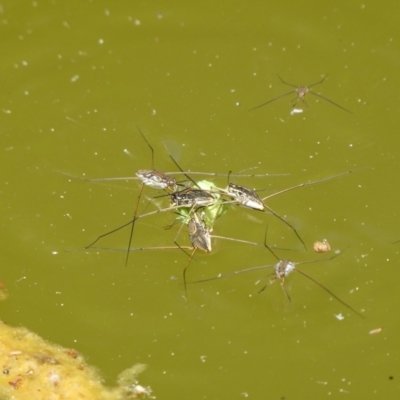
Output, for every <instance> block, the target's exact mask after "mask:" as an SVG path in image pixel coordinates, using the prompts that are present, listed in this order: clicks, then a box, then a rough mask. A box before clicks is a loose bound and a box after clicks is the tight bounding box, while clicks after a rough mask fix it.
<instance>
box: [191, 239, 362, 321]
mask: <svg viewBox="0 0 400 400" xmlns="http://www.w3.org/2000/svg"><path fill="white" fill-rule="evenodd" d="M265 247H267V249H268V250H269V251H270V252H271V254H273V256H274V257H275V258H276V259H277V260H278V262H277V263H276V264H272V265H262V266H258V267H250V268H245V269H241V270H237V271H233V272H230V273H227V274H225V275H219V276H217V277H214V278H208V279H202V280H199V281H195V282H189V283H200V282H208V281H211V280H216V279H222V278H227V277H229V276H234V275H239V274H243V273H245V272H251V271H259V270H263V269H268V268H274V273H273V274H272V277H270V279H269V280H268V281H267V283H266V284H265V285H264V286H263V287H262V288H261V289H260V290H259V291H258V293H261V292H263V291H264V290H265V289H266V288H267V287H268V286H270V285H271V284H272V283H274V282H275V281H276V280H279V281H280V284H281V288H282V290H283V291H284V293H285V295H286V297H287V298H288V300H289V301H291V298H290V296H289V293H288V292H287V290H286V288H285V286H284V283H285V278H286V277H287V276H288V275H289V274H290V273H291V272H293V271H297V272H299V273H300V274H301V275H303V276H305V277H306V278H307V279H309V280H310V281H312V282H314V283H316V284H317V285H318V286H319V287H321V288H322V289H324V290H325V291H326V292H328V293H329V294H330V295H331V296H332V297H334V298H335V299H336V300H337V301H339V302H340V303H342V304H343V305H344V306H345V307H347V308H348V309H349V310H351V311H353V312H354V313H356V314H357V315H358V316H360V317H362V318H365V317H364V316H363V315H362V314H360V313H359V312H358V311H356V310H355V309H354V308H353V307H351V306H350V305H349V304H347V303H345V302H344V301H343V300H342V299H340V298H339V297H338V296H336V295H335V294H334V293H332V292H331V291H330V290H329V289H328V288H327V287H326V286H325V285H323V284H322V283H320V282H318V281H317V280H315V279H314V278H313V277H311V276H310V275H308V274H306V273H305V272H303V271H300V270H299V269H298V268H297V266H298V265H302V264H311V263H317V262H323V261H329V260H332V259H334V258H336V257H337V256H338V255H340V252H338V253H336V254H334V255H333V256H332V257H329V258H324V259H322V260H309V261H300V262H293V261H290V260H281V259H279V257H278V256H277V255H276V254H275V253H274V251H273V250H272V249H271V248H270V247H269V246H268V245H267V244H266V243H265ZM269 276H271V275H269ZM260 281H261V280H259V281H257V283H259V282H260Z"/></svg>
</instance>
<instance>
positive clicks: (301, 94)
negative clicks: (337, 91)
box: [249, 75, 352, 114]
mask: <svg viewBox="0 0 400 400" xmlns="http://www.w3.org/2000/svg"><path fill="white" fill-rule="evenodd" d="M327 77H328V75H326V76H324V77H323V78H322V79H321V80H320V81H318V82H316V83H313V84H312V85H309V86H296V85H293V84H292V83H288V82H285V81H284V80H283V79H282V78H281V77H280V76H279V75H278V78H279V79H280V80H281V82H282V83H284V84H285V85H288V86H292V87H294V88H295V90H291V91H290V92H287V93H284V94H281V95H280V96H277V97H274V98H273V99H271V100H268V101H266V102H265V103H262V104H259V105H258V106H256V107H253V108H251V109H250V110H249V111H253V110H256V109H258V108H261V107H264V106H266V105H267V104H270V103H272V102H274V101H276V100H279V99H281V98H282V97H286V96H289V95H290V94H292V93H296V97H295V99H293V100H292V103H293V107H295V106H296V104H297V103H298V102H299V101H301V102H302V103H304V104H305V106H306V107H307V108H308V104H307V102H306V100H305V97H306V95H307V94H308V93H311V94H313V95H314V96H317V97H319V98H321V99H323V100H325V101H327V102H329V103H331V104H333V105H335V106H336V107H339V108H341V109H342V110H344V111H346V112H348V113H350V114H352V112H351V111H350V110H348V109H347V108H344V107H342V106H341V105H339V104H337V103H335V102H334V101H332V100H330V99H328V98H327V97H325V96H322V94H320V93H317V92H314V91H313V90H312V89H311V88H312V87H314V86H317V85H320V84H321V83H322V82H324V81H325V79H326V78H327Z"/></svg>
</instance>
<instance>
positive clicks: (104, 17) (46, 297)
mask: <svg viewBox="0 0 400 400" xmlns="http://www.w3.org/2000/svg"><path fill="white" fill-rule="evenodd" d="M397 6H398V4H397V3H396V2H388V3H387V4H386V6H385V7H384V8H383V7H381V6H380V5H379V4H377V3H374V2H372V1H367V2H354V1H352V2H346V3H342V4H337V2H323V3H321V2H317V1H314V0H313V1H311V2H308V3H307V5H304V4H303V5H302V4H300V3H293V4H291V5H288V4H284V3H282V2H269V3H268V4H266V3H265V2H263V1H254V2H244V1H232V2H230V3H229V5H228V4H215V3H214V2H210V1H205V2H202V3H201V4H194V3H193V4H192V3H187V2H183V1H156V2H146V1H142V2H123V1H116V2H108V1H83V2H82V1H79V2H78V1H74V0H72V1H70V2H68V3H64V2H61V1H55V0H54V1H40V0H38V1H32V2H23V1H9V0H8V1H3V2H2V4H1V7H0V26H1V31H2V35H1V37H2V39H1V43H2V63H1V66H0V69H1V71H2V77H3V79H2V83H1V88H2V90H1V102H2V106H1V110H2V113H1V115H2V117H1V122H2V123H1V125H2V135H1V142H2V152H3V156H2V157H1V159H0V160H1V161H0V162H1V169H2V170H3V180H2V182H1V183H0V185H1V199H2V204H3V207H2V208H3V215H2V219H1V225H0V226H1V235H2V238H3V239H2V243H1V255H2V265H3V268H2V273H1V277H0V280H1V281H2V282H3V284H4V286H5V287H6V288H7V290H8V293H9V298H8V299H7V300H6V301H5V302H3V303H2V315H1V318H2V319H3V320H4V321H5V322H6V323H8V324H10V325H22V326H26V327H28V328H29V329H31V330H33V331H35V332H36V333H38V334H40V335H41V336H43V337H44V338H46V339H48V340H51V341H54V342H57V343H59V344H61V345H63V346H65V347H73V348H75V349H76V350H78V351H79V352H81V353H82V354H83V355H84V356H85V357H86V358H87V359H88V361H89V362H90V363H91V364H93V365H95V366H97V367H98V368H99V369H100V370H101V371H102V373H103V375H104V377H105V380H106V382H107V383H109V384H112V383H113V382H114V381H115V378H116V376H117V375H118V373H119V372H120V371H122V370H123V369H125V368H127V367H129V366H130V365H132V364H134V363H136V362H141V363H145V364H148V365H149V368H148V370H147V371H146V373H145V374H143V376H142V377H141V383H142V384H145V385H150V386H151V387H152V389H153V392H154V393H155V395H156V396H157V398H159V399H162V398H171V397H176V398H188V397H190V398H191V399H192V400H196V399H204V398H209V399H227V398H230V399H235V398H237V399H240V398H245V397H249V398H265V397H268V398H269V399H282V398H285V399H295V398H296V399H302V398H325V397H329V398H342V396H343V395H344V394H345V395H347V398H357V399H359V398H362V397H364V398H372V396H373V395H378V396H379V397H380V398H384V397H385V398H393V395H394V394H395V393H398V392H399V383H398V382H399V379H400V367H399V362H398V352H397V349H398V336H397V334H396V332H397V331H398V329H399V328H400V321H399V319H398V312H397V309H396V308H395V304H398V303H397V302H398V301H400V294H399V293H398V292H397V282H398V280H399V279H400V270H399V268H398V262H397V257H398V255H399V251H400V243H398V244H392V243H393V242H395V241H396V240H400V229H399V227H398V222H397V221H398V212H397V206H398V202H399V197H400V196H399V195H400V193H399V191H398V190H397V189H396V187H397V186H396V185H395V184H394V183H395V182H396V181H397V170H398V168H399V139H398V134H397V128H398V126H399V121H398V120H399V118H400V117H399V113H398V112H397V111H396V110H397V109H398V101H399V95H398V91H397V90H396V87H397V86H398V85H399V84H400V76H399V74H398V70H399V62H400V46H399V39H400V29H399V26H400V24H399V22H400V21H399V19H400V17H399V13H398V7H397ZM327 74H328V78H327V79H326V80H325V81H324V82H323V83H321V84H320V85H317V86H315V87H313V88H312V89H313V90H314V91H315V92H317V93H320V94H322V95H323V96H325V97H326V98H328V99H329V100H331V101H333V102H335V103H337V104H338V105H340V106H342V107H344V108H346V109H348V110H350V111H351V113H349V112H346V111H344V110H342V109H341V108H339V107H336V106H335V105H334V104H332V103H330V102H329V101H325V100H324V99H322V98H320V97H318V96H313V94H312V93H309V94H307V96H306V98H305V99H306V101H307V105H308V108H307V107H306V105H305V104H303V103H301V102H299V103H298V104H297V105H296V109H301V108H302V109H303V110H304V112H299V113H296V114H291V111H292V103H291V100H292V99H293V98H295V97H296V95H295V94H291V95H288V96H285V97H283V98H281V99H279V100H277V101H274V102H271V103H270V104H267V105H265V106H264V107H261V108H259V109H256V110H253V111H248V110H249V109H251V108H253V107H255V106H257V105H259V104H261V103H263V102H266V101H268V100H269V99H273V98H274V97H277V96H280V95H281V94H284V93H286V92H289V91H290V90H292V89H293V88H291V87H289V86H287V85H285V84H284V83H283V82H281V80H280V79H279V77H278V75H279V76H280V77H281V78H282V79H283V80H284V81H286V82H289V83H291V84H294V85H299V86H301V85H307V84H312V83H315V82H318V81H320V80H321V79H322V78H323V77H324V76H326V75H327ZM396 112H397V114H396ZM137 127H140V129H141V130H142V131H143V133H144V134H145V135H146V137H147V139H148V141H149V142H150V143H151V145H152V146H153V148H154V165H155V167H156V168H157V169H159V170H161V171H175V172H176V171H178V169H177V167H176V166H175V165H174V163H173V162H172V161H171V159H170V157H169V155H168V152H167V151H166V148H165V144H166V145H167V147H168V149H169V151H171V153H172V154H173V156H174V157H175V158H176V159H177V161H178V162H179V164H180V166H181V167H182V168H183V169H185V170H191V171H207V172H219V173H221V174H227V173H228V171H233V175H232V177H231V181H233V182H235V183H240V184H243V185H247V186H249V187H252V188H256V189H258V190H259V192H258V193H259V194H260V196H261V197H266V196H268V195H270V194H273V193H275V192H277V191H279V190H282V189H285V188H288V187H291V186H294V185H297V184H300V183H303V182H311V181H316V180H320V179H324V178H326V177H330V176H335V175H336V174H341V173H344V172H346V171H353V173H351V174H347V175H343V176H340V177H337V178H336V179H333V180H330V181H327V182H323V183H321V184H318V185H309V186H306V187H303V188H298V189H295V190H292V191H289V192H286V193H284V194H281V195H278V196H276V197H271V198H270V199H268V206H269V207H270V208H272V209H273V210H274V211H275V212H276V213H278V214H279V215H280V216H282V217H283V218H285V219H286V220H287V221H288V223H289V224H291V225H292V226H294V227H295V228H296V230H297V231H298V233H299V235H300V236H301V238H302V239H303V240H304V242H305V244H306V246H307V250H305V249H304V248H303V246H302V244H301V243H300V242H299V240H298V238H297V237H296V235H295V234H294V232H293V231H292V230H291V229H290V228H289V227H288V226H287V225H285V224H284V223H282V222H281V221H279V219H278V218H276V217H274V216H273V215H271V214H262V213H260V212H257V211H253V210H249V209H245V208H241V207H231V208H230V209H229V210H228V212H227V213H226V214H225V215H224V216H222V217H221V218H219V219H218V220H217V221H216V223H215V226H214V232H213V234H215V235H219V236H228V237H232V238H240V239H243V240H249V241H255V242H258V243H263V241H264V236H265V232H266V228H267V226H268V238H267V239H268V243H269V244H271V245H274V246H277V247H279V248H283V250H279V251H277V252H278V254H279V256H280V257H281V258H288V257H289V258H290V259H293V260H294V261H296V262H301V261H307V260H315V259H321V260H324V259H325V258H329V257H330V255H323V254H315V253H314V252H313V250H312V244H313V242H314V241H315V240H322V239H324V238H327V239H328V240H329V242H330V244H331V247H332V248H333V249H334V250H341V251H342V254H340V256H338V257H336V258H334V259H333V260H330V261H326V262H321V263H315V264H310V265H304V266H301V267H300V266H299V269H301V271H304V272H305V273H307V274H310V276H312V277H313V278H315V279H316V280H318V281H319V282H321V283H322V284H323V285H325V286H326V287H328V288H329V289H330V290H331V291H332V292H333V293H334V294H335V295H337V296H338V297H339V298H340V299H342V300H343V301H344V302H346V303H348V304H349V305H351V307H353V308H354V309H355V310H357V311H358V312H360V313H362V314H363V315H364V316H365V318H360V317H359V316H358V315H356V314H355V313H353V312H352V311H351V310H349V309H348V308H346V307H344V306H343V305H342V304H341V303H340V302H338V301H336V300H335V298H333V297H332V296H331V295H330V294H329V293H327V292H326V291H324V290H322V289H321V287H319V286H318V285H316V284H315V283H313V282H312V281H310V280H308V279H306V278H304V277H303V276H302V275H301V274H299V273H293V274H292V275H290V276H289V278H287V279H286V280H285V288H286V290H287V292H288V293H289V294H290V297H291V302H289V301H288V299H287V297H286V296H285V294H284V293H283V291H282V290H281V288H280V285H279V284H278V283H275V285H272V286H271V287H269V288H268V289H267V290H265V291H263V292H262V293H261V294H258V293H257V292H258V290H259V289H260V287H261V285H260V284H259V285H258V286H256V285H254V284H255V283H256V281H257V280H258V279H260V278H263V277H265V276H266V275H267V274H268V272H270V271H268V270H264V271H258V272H256V271H255V272H252V273H247V274H240V275H237V276H232V277H229V278H226V279H220V280H214V281H208V282H204V283H199V284H196V285H188V296H187V298H185V295H184V294H185V292H184V287H183V285H182V271H183V269H184V267H185V265H186V264H187V261H188V256H187V255H186V254H184V253H183V252H181V251H176V250H165V251H138V252H134V253H133V252H132V253H131V255H130V258H129V262H128V265H127V267H125V257H126V255H125V253H124V252H118V251H107V250H93V249H88V250H84V249H83V248H84V246H86V245H88V244H89V243H91V242H92V241H93V240H94V239H95V238H96V237H97V236H99V235H100V234H103V233H105V232H107V231H109V230H111V229H114V228H116V227H118V226H120V225H122V224H124V223H126V222H127V221H129V220H130V219H131V218H132V215H133V213H134V209H135V205H136V201H137V196H138V190H139V188H140V184H139V182H138V181H137V180H122V181H103V182H88V181H84V180H80V179H76V178H72V177H68V176H66V175H64V174H62V173H60V172H59V171H62V172H64V173H67V174H72V175H74V176H77V177H85V178H103V177H134V176H135V172H136V171H137V170H139V169H145V168H151V167H152V158H151V153H150V150H149V148H148V147H147V145H146V143H145V142H144V140H143V138H142V137H141V136H140V134H139V132H138V129H137ZM396 165H397V167H396ZM246 169H247V171H245V172H243V173H257V174H263V173H265V174H266V173H268V174H270V175H269V176H265V177H257V178H256V177H254V178H241V179H240V178H239V177H235V174H236V173H238V172H239V171H242V170H246ZM193 177H195V178H196V179H197V175H193ZM207 179H211V180H212V181H213V182H214V183H215V184H217V185H218V186H220V187H224V186H226V182H227V178H226V177H223V176H221V177H215V178H213V177H211V178H210V177H208V178H207ZM144 192H145V193H144V196H143V197H142V201H141V203H140V211H139V212H143V210H144V209H145V207H146V204H147V200H146V196H147V197H153V196H156V195H160V194H162V193H161V192H157V191H154V190H152V189H148V188H145V190H144ZM157 202H158V203H159V204H162V205H163V206H164V205H166V204H168V203H169V200H168V199H166V198H158V200H157ZM150 207H151V206H150ZM149 209H150V208H149ZM174 218H175V216H174V214H173V213H161V214H158V215H154V216H152V217H148V218H143V219H142V220H138V222H137V224H136V226H135V232H134V237H133V244H132V246H133V247H140V246H173V241H174V238H175V237H176V236H177V234H178V229H179V226H178V225H176V226H173V227H172V228H171V229H170V230H165V229H164V228H165V226H167V225H170V224H171V223H172V222H173V221H174ZM128 236H129V229H124V230H121V231H119V232H118V233H116V234H113V235H109V236H107V237H105V238H103V239H102V240H101V241H99V243H98V245H99V246H102V247H106V248H115V247H117V248H120V249H124V248H125V249H126V247H127V244H128ZM177 240H178V242H179V243H180V244H182V245H189V240H188V238H187V229H186V228H183V229H182V230H181V232H180V234H179V236H177ZM213 247H214V249H213V251H212V252H211V253H210V254H206V253H203V252H201V251H197V252H196V254H195V255H194V260H193V261H192V262H191V264H190V266H189V267H188V269H187V279H188V281H196V280H200V279H205V278H208V277H213V276H216V275H218V274H219V273H228V272H230V271H235V270H240V269H243V268H249V267H253V266H261V265H271V264H273V263H274V262H275V259H274V258H273V256H272V255H271V254H270V253H269V252H268V251H267V250H266V249H265V248H262V247H256V246H252V245H248V244H239V243H235V242H230V241H226V240H221V239H214V240H213ZM285 249H286V250H285ZM396 293H397V294H396ZM396 299H397V300H396ZM342 317H344V318H342ZM378 328H382V331H381V332H380V333H377V334H370V331H371V330H374V329H378Z"/></svg>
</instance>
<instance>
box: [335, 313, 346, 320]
mask: <svg viewBox="0 0 400 400" xmlns="http://www.w3.org/2000/svg"><path fill="white" fill-rule="evenodd" d="M334 315H335V318H336V319H337V320H339V321H343V320H344V316H343V314H334Z"/></svg>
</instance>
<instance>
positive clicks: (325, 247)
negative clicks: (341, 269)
mask: <svg viewBox="0 0 400 400" xmlns="http://www.w3.org/2000/svg"><path fill="white" fill-rule="evenodd" d="M314 251H315V252H316V253H329V252H330V251H331V246H330V244H329V242H328V241H327V240H326V239H322V242H319V241H316V242H315V243H314Z"/></svg>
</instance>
